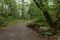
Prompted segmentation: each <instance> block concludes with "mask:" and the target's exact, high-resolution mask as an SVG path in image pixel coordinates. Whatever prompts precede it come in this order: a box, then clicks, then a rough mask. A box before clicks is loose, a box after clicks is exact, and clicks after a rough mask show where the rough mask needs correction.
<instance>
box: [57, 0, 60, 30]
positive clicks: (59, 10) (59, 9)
mask: <svg viewBox="0 0 60 40" xmlns="http://www.w3.org/2000/svg"><path fill="white" fill-rule="evenodd" d="M57 3H60V0H57ZM56 25H57V30H60V5H59V6H58V7H57V20H56Z"/></svg>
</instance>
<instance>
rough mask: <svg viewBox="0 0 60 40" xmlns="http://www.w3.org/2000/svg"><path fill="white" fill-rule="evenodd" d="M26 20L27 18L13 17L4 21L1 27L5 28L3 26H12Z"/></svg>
mask: <svg viewBox="0 0 60 40" xmlns="http://www.w3.org/2000/svg"><path fill="white" fill-rule="evenodd" d="M25 21H26V20H17V19H12V20H9V21H4V22H3V23H2V24H1V25H0V29H1V28H3V27H7V26H10V25H13V24H17V23H22V22H25Z"/></svg>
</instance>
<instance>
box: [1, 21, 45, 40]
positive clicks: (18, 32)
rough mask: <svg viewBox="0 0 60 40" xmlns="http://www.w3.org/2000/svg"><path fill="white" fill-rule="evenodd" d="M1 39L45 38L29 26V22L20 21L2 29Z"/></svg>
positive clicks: (36, 39) (37, 39) (26, 39)
mask: <svg viewBox="0 0 60 40" xmlns="http://www.w3.org/2000/svg"><path fill="white" fill-rule="evenodd" d="M0 40H45V39H43V37H42V36H41V35H39V34H38V33H37V32H35V31H33V30H32V29H30V28H28V27H27V22H23V23H18V24H14V25H11V26H9V27H5V28H3V29H2V30H0Z"/></svg>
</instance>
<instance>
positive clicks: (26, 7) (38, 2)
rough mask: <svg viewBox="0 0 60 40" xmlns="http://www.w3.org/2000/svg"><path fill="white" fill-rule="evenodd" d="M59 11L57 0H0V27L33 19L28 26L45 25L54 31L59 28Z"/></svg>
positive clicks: (37, 26) (38, 26) (59, 4)
mask: <svg viewBox="0 0 60 40" xmlns="http://www.w3.org/2000/svg"><path fill="white" fill-rule="evenodd" d="M59 11H60V1H59V0H0V28H2V27H6V26H9V25H12V24H15V23H20V22H23V21H29V20H30V21H31V20H33V22H32V23H30V24H29V25H28V26H29V27H32V28H33V29H34V30H38V31H40V29H39V28H40V27H41V26H43V27H45V26H47V28H48V29H49V30H50V31H51V30H53V33H56V32H55V31H57V30H58V31H57V32H59V30H60V23H59V22H60V21H59V20H60V14H59V13H60V12H59ZM56 28H57V29H56ZM44 31H46V30H44ZM49 33H50V32H49ZM49 33H47V34H49Z"/></svg>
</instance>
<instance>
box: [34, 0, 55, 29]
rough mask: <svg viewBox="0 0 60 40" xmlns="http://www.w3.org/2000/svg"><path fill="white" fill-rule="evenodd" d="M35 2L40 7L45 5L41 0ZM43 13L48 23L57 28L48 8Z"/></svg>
mask: <svg viewBox="0 0 60 40" xmlns="http://www.w3.org/2000/svg"><path fill="white" fill-rule="evenodd" d="M34 2H35V4H36V5H37V6H38V8H40V9H42V8H43V7H44V5H43V3H42V1H41V0H34ZM43 14H44V16H45V18H46V20H47V22H48V24H49V25H50V27H52V28H53V29H56V28H55V24H54V22H53V20H52V18H51V16H50V14H49V13H48V11H47V10H44V11H43Z"/></svg>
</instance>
